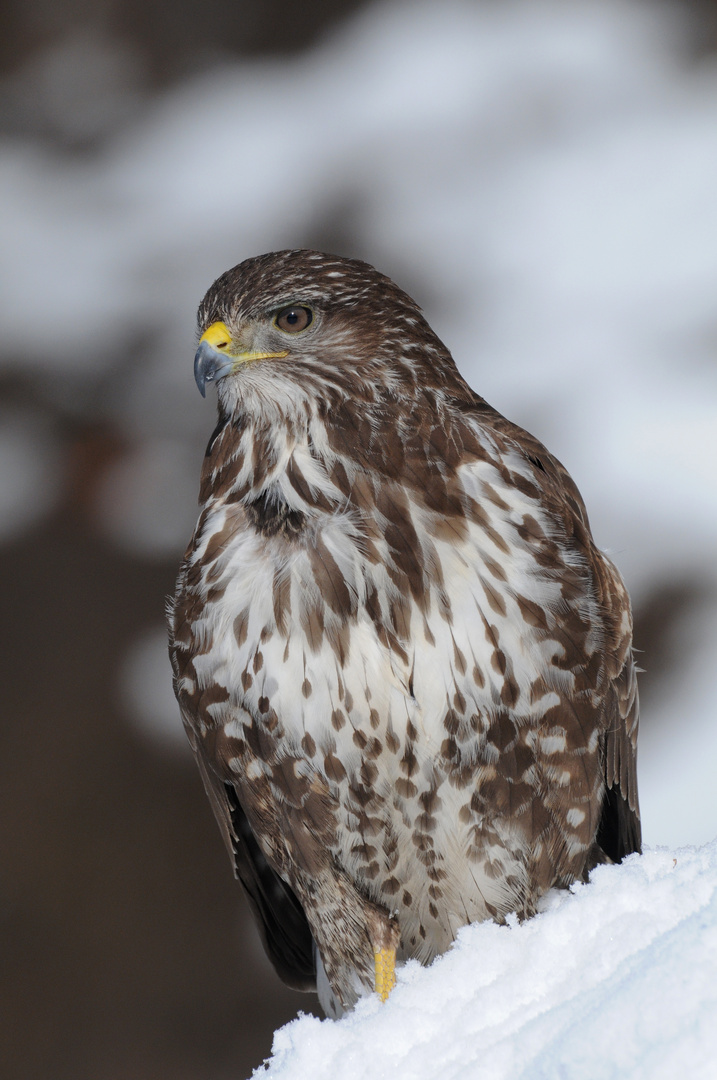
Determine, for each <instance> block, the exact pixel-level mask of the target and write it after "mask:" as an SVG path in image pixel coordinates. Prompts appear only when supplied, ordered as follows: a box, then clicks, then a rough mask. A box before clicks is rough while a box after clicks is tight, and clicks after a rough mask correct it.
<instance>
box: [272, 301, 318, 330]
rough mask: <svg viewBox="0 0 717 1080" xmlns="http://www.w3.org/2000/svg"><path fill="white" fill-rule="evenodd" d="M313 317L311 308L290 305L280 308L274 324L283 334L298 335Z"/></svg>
mask: <svg viewBox="0 0 717 1080" xmlns="http://www.w3.org/2000/svg"><path fill="white" fill-rule="evenodd" d="M313 317H314V314H313V312H312V310H311V308H307V307H301V306H299V305H298V304H292V305H291V306H290V307H285V308H282V309H281V311H280V312H279V314H278V315H277V316H276V318H275V319H274V322H275V323H276V325H277V326H278V327H279V329H280V330H283V331H284V332H285V333H287V334H298V333H300V332H301V331H302V330H305V329H306V327H307V326H308V325H309V324H310V322H311V320H312V319H313Z"/></svg>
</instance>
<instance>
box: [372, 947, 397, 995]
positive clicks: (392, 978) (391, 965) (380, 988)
mask: <svg viewBox="0 0 717 1080" xmlns="http://www.w3.org/2000/svg"><path fill="white" fill-rule="evenodd" d="M373 956H374V963H375V965H376V985H375V990H376V993H377V994H378V996H379V997H380V998H381V1001H388V995H389V994H390V993H391V991H392V990H393V988H394V986H395V985H396V950H395V949H376V950H374V954H373Z"/></svg>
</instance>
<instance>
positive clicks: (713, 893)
mask: <svg viewBox="0 0 717 1080" xmlns="http://www.w3.org/2000/svg"><path fill="white" fill-rule="evenodd" d="M546 908H547V910H544V911H543V912H542V913H541V914H539V915H537V916H536V917H535V918H533V919H531V920H529V921H528V922H525V923H523V924H518V923H517V922H513V923H512V924H511V925H509V926H496V925H495V924H494V923H482V924H481V925H479V926H470V927H467V928H466V929H465V930H463V931H462V932H461V933H460V935H459V938H458V941H457V942H456V944H455V946H454V947H453V949H451V951H450V952H448V953H447V954H446V955H445V956H443V957H441V958H439V959H438V960H437V961H436V962H435V963H434V964H433V966H432V967H431V968H428V969H426V968H421V967H420V966H419V965H418V964H416V963H410V964H408V965H407V966H406V967H405V968H404V969H403V970H402V971H400V972H399V976H398V986H397V987H396V989H395V990H394V991H393V992H392V994H391V996H390V998H389V1000H388V1002H387V1003H386V1004H385V1005H381V1004H380V1003H379V1001H378V999H377V998H376V997H375V996H374V997H371V998H369V999H365V1000H364V1001H362V1002H360V1003H359V1005H358V1006H357V1008H356V1010H355V1011H354V1012H353V1013H352V1014H350V1015H349V1016H347V1017H346V1018H344V1019H343V1020H340V1021H331V1020H323V1021H322V1020H318V1019H317V1018H316V1017H313V1016H302V1017H299V1018H298V1019H297V1020H294V1021H292V1022H291V1023H289V1024H287V1025H286V1026H285V1027H283V1028H282V1029H281V1030H279V1031H277V1032H276V1035H275V1037H274V1046H273V1053H272V1057H271V1059H270V1061H269V1062H268V1063H267V1065H266V1067H265V1068H261V1069H257V1070H256V1071H255V1073H254V1076H255V1077H256V1078H260V1080H306V1078H307V1077H311V1080H384V1078H389V1077H396V1078H399V1077H400V1080H573V1078H574V1080H675V1078H676V1077H682V1076H684V1077H689V1080H714V1077H715V1076H716V1075H717V843H712V844H709V845H706V846H704V847H702V848H683V849H680V850H675V851H668V850H666V849H657V850H651V851H648V852H647V853H646V854H645V855H643V856H634V855H633V856H630V858H628V859H627V860H626V861H625V862H624V863H623V864H622V865H621V866H610V867H599V868H598V869H596V870H595V871H594V872H593V874H592V876H591V880H590V882H589V884H587V885H576V886H574V887H573V889H572V890H571V891H570V892H564V893H554V894H552V895H551V896H550V897H549V899H548V901H547V903H546Z"/></svg>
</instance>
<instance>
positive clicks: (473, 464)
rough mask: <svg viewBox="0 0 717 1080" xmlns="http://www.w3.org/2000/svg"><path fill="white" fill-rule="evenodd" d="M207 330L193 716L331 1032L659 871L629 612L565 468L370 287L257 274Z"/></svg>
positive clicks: (187, 712) (412, 320)
mask: <svg viewBox="0 0 717 1080" xmlns="http://www.w3.org/2000/svg"><path fill="white" fill-rule="evenodd" d="M199 330H200V335H201V336H200V339H199V348H198V350H197V354H196V358H195V368H194V371H195V377H196V381H197V384H198V386H199V389H200V391H201V392H202V394H204V393H205V389H206V384H207V383H209V382H214V383H216V387H217V395H218V405H219V408H218V413H219V417H218V423H217V425H216V428H215V430H214V432H213V434H212V436H211V439H210V440H209V445H208V447H207V451H206V456H205V458H204V465H203V469H202V476H201V490H200V496H199V500H200V507H201V513H200V515H199V520H198V522H197V526H196V529H195V532H194V535H193V537H192V539H191V541H190V544H189V547H188V549H187V552H186V555H185V558H184V561H183V563H182V566H181V569H180V572H179V579H178V582H177V589H176V595H175V598H174V600H173V602H172V603H171V605H170V612H169V632H170V654H171V659H172V665H173V672H174V685H175V690H176V694H177V698H178V700H179V705H180V708H181V712H182V716H183V720H184V724H185V726H186V729H187V733H188V735H189V739H190V741H191V744H192V747H193V749H194V753H195V755H196V758H197V761H198V764H199V769H200V772H201V775H202V779H203V781H204V786H205V788H206V791H207V794H208V796H209V799H210V801H211V804H212V807H213V809H214V813H215V815H216V818H217V821H218V823H219V826H220V829H221V831H222V834H223V836H224V840H225V842H226V845H227V848H228V850H229V853H230V856H231V858H232V861H233V863H234V866H235V869H236V874H237V876H238V877H239V879H240V881H241V882H242V884H243V886H244V888H245V890H246V893H247V896H248V898H249V902H250V904H251V907H252V910H253V913H254V915H255V917H256V920H257V923H258V926H259V930H260V932H261V935H262V938H263V942H264V946H265V948H266V951H267V953H268V955H269V958H270V959H271V961H272V963H273V964H274V967H275V968H276V970H277V972H278V974H279V975H280V976H281V978H282V979H284V981H285V982H286V983H288V984H289V985H290V986H293V987H296V988H299V989H306V990H308V989H313V988H314V987H316V988H317V989H318V993H319V998H320V1000H321V1003H322V1006H323V1007H324V1009H325V1011H326V1012H327V1014H328V1015H330V1016H338V1015H341V1014H342V1013H343V1012H344V1011H346V1010H347V1009H349V1008H350V1007H351V1006H352V1005H353V1004H354V1003H355V1002H356V1000H357V998H358V997H359V996H361V995H363V994H366V993H369V992H371V991H373V990H378V992H379V993H380V995H381V996H382V998H384V999H385V997H386V996H387V994H388V992H389V991H390V989H391V986H392V985H393V980H394V964H395V962H396V960H398V961H401V960H403V959H406V958H408V957H416V958H417V959H418V960H420V961H421V962H423V963H427V962H429V961H430V960H431V959H432V958H433V957H435V956H436V955H437V954H439V953H442V952H444V951H445V950H446V949H447V948H448V947H449V946H450V944H451V942H452V941H453V940H454V938H455V936H456V934H457V932H458V930H459V929H460V928H461V927H462V926H464V925H465V924H466V923H470V922H473V921H479V920H483V919H489V918H490V919H494V920H498V921H501V920H504V919H505V917H506V916H507V915H508V914H509V913H511V912H517V913H518V915H519V917H521V918H522V917H527V916H530V915H531V914H532V913H533V912H534V911H535V908H536V904H537V902H538V900H539V898H540V897H541V896H542V895H543V894H544V893H545V892H546V891H547V890H548V889H550V888H551V887H553V886H566V885H568V884H570V883H571V882H573V881H575V880H577V879H581V878H585V876H586V874H587V873H588V872H589V870H590V869H591V868H592V867H593V866H594V865H595V864H596V863H598V862H606V861H617V860H619V859H621V858H622V857H623V856H624V855H626V854H628V853H629V852H632V851H639V848H640V822H639V811H638V802H637V786H636V771H635V758H636V738H637V725H638V698H637V685H636V674H635V672H636V668H635V664H634V661H633V656H632V620H631V613H630V603H629V599H628V596H627V593H626V591H625V587H624V585H623V582H622V580H621V578H620V575H619V574H618V572H617V570H616V569H615V567H614V566H613V565H612V563H611V562H610V560H609V559H608V558H606V556H605V555H604V554H603V553H602V552H601V551H599V550H598V549H597V547H596V546H595V544H594V542H593V539H592V536H591V533H590V527H589V524H588V518H587V515H586V512H585V508H584V506H583V502H582V499H581V497H580V494H579V492H578V490H577V488H576V487H575V484H574V483H573V481H572V480H571V478H570V476H569V475H568V473H567V472H566V470H565V469H564V468H563V466H562V465H561V464H560V462H559V461H557V460H556V459H555V458H554V457H553V456H552V455H551V454H550V453H549V452H548V451H547V450H546V448H545V447H544V446H543V445H542V444H541V443H540V442H538V440H537V439H535V438H533V436H532V435H529V434H528V433H527V432H526V431H523V430H522V429H521V428H519V427H517V426H516V425H515V424H512V423H511V422H510V421H508V420H506V419H505V418H504V417H503V416H501V414H500V413H498V412H496V410H495V409H493V408H491V406H490V405H488V404H487V403H486V402H485V401H484V400H483V399H482V398H481V397H479V396H478V395H477V394H476V393H475V392H474V391H473V390H471V388H470V387H469V386H468V385H467V383H466V382H465V380H464V379H463V378H462V376H461V375H460V374H459V372H458V370H457V368H456V366H455V364H454V362H453V359H452V358H451V355H450V353H449V352H448V350H447V349H446V347H445V346H444V345H443V344H442V342H441V341H440V340H439V339H438V338H437V337H436V335H435V334H434V333H433V331H432V330H431V328H430V326H429V325H428V324H427V322H426V320H425V319H424V318H423V315H422V314H421V311H420V308H419V307H418V306H417V304H416V303H415V302H414V301H413V300H411V298H410V297H409V296H407V295H406V294H405V293H404V292H402V290H401V289H399V288H398V287H397V286H396V285H395V284H394V283H393V282H392V281H391V280H390V279H389V278H387V277H385V276H383V275H382V274H380V273H378V272H377V271H376V270H374V269H373V267H371V266H369V265H367V264H366V263H363V262H359V261H356V260H351V259H344V258H339V257H337V256H334V255H326V254H322V253H320V252H316V251H305V250H293V251H279V252H273V253H270V254H267V255H261V256H259V257H257V258H251V259H247V260H246V261H245V262H243V263H241V264H240V265H238V266H235V267H234V268H233V269H232V270H229V271H227V272H226V273H225V274H223V275H222V276H221V277H220V278H219V279H218V280H217V281H216V282H215V283H214V284H213V285H212V287H211V288H210V289H209V291H208V293H207V295H206V296H205V298H204V300H203V301H202V303H201V306H200V308H199Z"/></svg>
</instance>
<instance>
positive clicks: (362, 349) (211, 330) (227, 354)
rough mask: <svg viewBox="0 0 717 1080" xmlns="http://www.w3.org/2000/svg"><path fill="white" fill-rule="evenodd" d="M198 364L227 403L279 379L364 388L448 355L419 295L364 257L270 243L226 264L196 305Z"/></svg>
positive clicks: (334, 388)
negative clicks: (273, 248) (274, 247)
mask: <svg viewBox="0 0 717 1080" xmlns="http://www.w3.org/2000/svg"><path fill="white" fill-rule="evenodd" d="M198 320H199V333H200V338H199V347H198V349H197V353H196V356H195V360H194V374H195V378H196V381H197V386H198V387H199V390H200V392H201V393H202V395H204V394H205V393H206V384H207V383H209V382H215V383H220V382H221V384H222V385H220V386H219V387H218V390H219V395H220V398H221V399H222V400H223V401H224V404H225V405H229V404H230V403H232V402H235V401H236V400H237V399H241V398H242V397H245V396H246V395H247V394H249V393H250V392H251V391H258V392H260V393H262V394H264V395H268V396H270V395H271V394H272V391H277V390H278V389H279V387H283V388H286V387H287V386H289V387H295V388H296V392H297V393H302V394H318V395H319V396H322V397H324V398H325V399H327V400H330V399H331V396H332V393H333V394H338V395H339V396H340V395H345V394H350V395H352V396H356V395H359V396H366V397H367V398H370V396H371V395H372V394H373V393H375V391H376V389H377V388H378V387H381V388H383V389H392V390H394V391H396V392H400V391H401V390H404V391H405V389H406V386H407V385H410V384H414V385H415V384H416V383H417V382H418V381H420V380H421V379H423V381H424V382H430V381H431V380H433V381H436V380H438V381H439V382H440V381H442V380H443V379H444V378H445V370H444V369H447V368H450V369H452V371H453V372H455V368H454V367H453V363H452V360H451V359H450V356H449V354H448V352H447V350H446V349H445V347H444V346H443V345H442V343H441V342H440V341H439V340H438V338H437V337H436V336H435V334H434V333H433V331H432V330H431V328H430V327H429V326H428V324H427V323H426V321H425V319H424V318H423V315H422V314H421V311H420V308H419V307H418V305H417V304H416V303H415V302H414V301H413V300H412V299H411V298H410V297H409V296H407V294H406V293H404V292H403V291H402V290H401V289H399V288H398V286H397V285H395V284H394V283H393V282H392V281H391V280H390V279H389V278H387V277H385V276H384V275H383V274H380V273H378V271H376V270H374V268H373V267H372V266H369V265H368V263H364V262H359V261H358V260H355V259H344V258H341V257H339V256H336V255H325V254H322V253H321V252H317V251H307V250H289V251H277V252H271V253H269V254H267V255H260V256H257V257H256V258H252V259H247V260H245V262H243V263H240V264H239V265H238V266H235V267H234V268H233V269H231V270H228V271H227V272H226V273H225V274H222V276H221V277H220V278H218V279H217V281H215V282H214V284H213V285H212V286H211V288H210V289H209V291H208V292H207V295H206V296H205V297H204V300H203V301H202V303H201V305H200V307H199V315H198Z"/></svg>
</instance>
